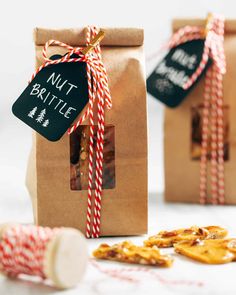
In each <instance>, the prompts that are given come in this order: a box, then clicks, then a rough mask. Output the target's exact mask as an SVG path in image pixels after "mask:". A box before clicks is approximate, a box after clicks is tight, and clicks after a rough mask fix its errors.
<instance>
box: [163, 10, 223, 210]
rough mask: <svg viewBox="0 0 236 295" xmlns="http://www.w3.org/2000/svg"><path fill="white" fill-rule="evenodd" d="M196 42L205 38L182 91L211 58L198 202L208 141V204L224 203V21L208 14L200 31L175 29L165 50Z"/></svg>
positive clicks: (203, 196) (204, 177) (203, 185)
mask: <svg viewBox="0 0 236 295" xmlns="http://www.w3.org/2000/svg"><path fill="white" fill-rule="evenodd" d="M199 39H205V42H204V49H203V54H202V59H201V61H200V64H199V66H198V67H197V69H196V71H195V72H194V73H193V75H192V76H191V77H189V79H188V81H187V82H186V83H185V84H184V85H183V89H188V88H189V87H191V86H192V85H193V83H194V82H195V81H196V80H197V78H198V77H199V76H200V75H201V74H202V72H203V70H204V69H205V67H206V65H207V63H208V61H209V59H211V60H212V62H213V63H212V65H211V66H210V68H209V69H208V70H207V72H206V78H205V90H204V102H203V117H202V143H201V161H200V203H201V204H205V203H206V202H207V156H208V155H207V154H208V141H210V145H211V146H210V154H211V155H210V156H211V202H212V204H218V203H219V204H224V202H225V187H224V122H223V119H224V117H223V116H224V115H223V75H224V74H225V72H226V62H225V53H224V18H223V17H222V16H219V15H209V16H208V20H207V25H206V28H205V29H204V30H202V29H201V28H200V27H198V26H186V27H183V28H181V29H179V30H178V31H177V32H176V33H175V34H174V35H173V36H172V38H171V40H170V41H169V43H168V47H169V48H173V47H176V46H178V45H180V44H182V43H185V42H188V41H192V40H199Z"/></svg>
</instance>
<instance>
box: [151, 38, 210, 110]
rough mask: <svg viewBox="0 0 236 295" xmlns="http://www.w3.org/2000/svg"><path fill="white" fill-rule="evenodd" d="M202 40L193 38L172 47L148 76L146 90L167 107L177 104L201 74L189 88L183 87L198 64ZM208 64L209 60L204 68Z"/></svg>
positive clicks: (201, 51) (202, 44)
mask: <svg viewBox="0 0 236 295" xmlns="http://www.w3.org/2000/svg"><path fill="white" fill-rule="evenodd" d="M204 42H205V40H202V39H201V40H200V39H199V40H193V41H188V42H186V43H183V44H180V45H178V46H176V47H174V48H172V49H171V50H170V51H169V52H168V53H167V55H166V56H165V57H164V58H163V59H162V60H161V62H160V63H159V64H158V65H157V67H156V68H155V69H154V71H153V72H152V73H151V75H150V76H149V77H148V79H147V91H148V92H149V93H150V94H152V95H153V96H154V97H155V98H157V99H158V100H160V101H161V102H163V103H164V104H166V105H167V106H169V107H172V108H174V107H176V106H178V105H179V104H180V103H181V102H182V101H183V100H184V99H185V97H186V96H187V95H188V93H189V92H190V91H191V89H192V88H193V87H194V85H195V84H196V83H197V82H198V80H199V79H200V78H201V76H202V75H200V77H199V78H198V79H197V80H196V81H195V83H193V85H192V86H191V87H190V88H189V89H187V90H184V89H183V87H182V86H183V84H184V83H185V82H186V81H187V80H188V78H189V77H191V76H192V74H193V73H194V72H195V71H196V69H197V67H198V66H199V64H200V61H201V59H202V54H203V49H204ZM209 65H210V60H209V62H208V64H207V66H206V68H207V67H208V66H209ZM206 68H205V69H204V71H205V70H206ZM204 71H203V73H204ZM203 73H202V74H203Z"/></svg>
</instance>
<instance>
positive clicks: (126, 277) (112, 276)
mask: <svg viewBox="0 0 236 295" xmlns="http://www.w3.org/2000/svg"><path fill="white" fill-rule="evenodd" d="M149 199H150V200H149V234H154V233H156V232H157V231H159V230H161V229H173V228H178V227H186V226H191V225H195V224H197V225H201V226H203V225H210V224H216V225H221V226H224V227H226V228H227V229H229V232H230V235H231V236H234V237H236V226H235V223H236V221H235V207H233V206H224V207H223V206H200V205H183V204H166V203H164V202H162V201H161V197H157V195H150V198H149ZM9 202H10V200H5V202H4V203H2V204H5V206H6V207H5V206H1V207H0V222H5V221H6V220H17V221H21V222H31V220H32V216H31V210H30V209H31V208H30V201H29V200H27V199H25V200H24V201H21V202H12V203H9ZM8 208H11V210H9V209H8ZM145 238H146V236H139V237H127V239H129V240H131V241H133V242H135V243H137V244H141V243H142V241H143V240H144V239H145ZM125 239H126V238H125ZM122 240H124V238H122V237H119V238H100V239H96V240H88V246H89V252H90V253H91V252H92V250H94V249H95V248H96V247H97V246H98V245H99V244H100V243H102V242H106V243H115V242H119V241H122ZM163 252H165V253H171V254H173V257H174V258H175V261H174V264H173V266H172V267H170V268H158V267H157V268H155V267H141V268H138V267H136V266H132V265H131V266H129V265H127V264H119V263H114V262H106V261H96V262H94V261H93V262H89V265H88V268H87V271H86V274H85V276H84V278H83V279H82V281H81V282H80V283H79V285H78V287H77V288H75V289H71V290H66V291H63V292H62V291H58V290H55V289H53V288H51V287H48V286H46V285H45V284H43V283H42V282H32V281H25V280H12V279H7V278H5V277H0V294H1V295H8V294H13V295H15V294H16V295H26V294H30V295H31V294H34V295H39V294H40V295H41V294H66V295H67V294H68V295H69V294H70V295H73V294H81V295H82V294H86V295H89V294H104V295H105V294H109V295H110V294H112V295H115V294H135V295H138V294H142V295H143V294H161V295H165V294H181V295H184V294H188V295H189V294H197V295H200V294H214V295H217V294H223V292H224V293H225V294H233V291H236V284H235V267H236V264H235V263H228V264H224V265H205V264H201V263H197V262H193V261H192V260H189V259H187V258H185V257H182V256H180V255H178V254H174V252H173V250H171V249H164V250H163Z"/></svg>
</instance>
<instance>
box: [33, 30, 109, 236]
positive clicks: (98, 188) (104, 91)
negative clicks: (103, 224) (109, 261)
mask: <svg viewBox="0 0 236 295" xmlns="http://www.w3.org/2000/svg"><path fill="white" fill-rule="evenodd" d="M97 34H98V29H97V28H96V27H88V31H87V38H86V39H87V40H86V41H87V44H86V45H89V44H90V42H91V40H92V39H93V38H94V37H95V36H96V35H97ZM50 45H57V46H60V47H63V48H65V49H67V50H68V53H67V54H66V55H65V56H63V57H62V58H60V59H57V60H51V59H50V58H48V57H47V49H48V47H49V46H50ZM82 49H83V48H81V47H76V48H73V47H72V46H69V45H67V44H65V43H63V42H60V41H56V40H50V41H48V42H47V43H46V44H45V46H44V48H43V57H44V60H45V63H44V64H42V65H41V66H40V67H39V68H38V69H37V70H36V72H35V73H34V74H33V76H32V79H33V78H34V77H35V75H36V74H37V73H38V72H39V71H41V70H42V69H43V68H45V67H47V66H49V65H52V64H59V63H64V62H86V65H87V78H88V94H89V103H88V106H87V108H86V110H85V112H84V113H83V115H82V116H81V117H80V118H79V120H78V121H77V122H76V123H75V124H74V125H73V126H72V127H71V128H70V129H69V130H68V134H71V133H72V132H73V131H74V130H75V129H76V128H77V127H78V126H80V125H81V124H82V123H83V122H84V121H85V120H86V119H87V118H88V119H89V125H90V135H89V167H88V169H89V175H88V206H87V223H86V236H87V238H89V237H93V238H97V237H99V235H100V219H101V198H102V171H103V142H104V126H105V106H106V107H107V108H108V109H111V107H112V101H111V95H110V91H109V87H108V78H107V73H106V69H105V67H104V65H103V62H102V60H101V48H100V46H99V44H98V45H97V46H96V47H95V48H94V49H93V51H91V52H89V53H87V54H86V55H84V54H82V53H81V50H82ZM72 54H77V55H78V57H71V56H72ZM32 79H31V80H32ZM95 103H97V110H98V112H97V125H98V129H97V143H96V151H95V156H96V162H95V167H96V169H95V191H94V212H93V224H92V220H91V219H92V199H93V198H92V195H93V191H92V182H93V154H94V150H93V138H94V113H93V109H94V104H95Z"/></svg>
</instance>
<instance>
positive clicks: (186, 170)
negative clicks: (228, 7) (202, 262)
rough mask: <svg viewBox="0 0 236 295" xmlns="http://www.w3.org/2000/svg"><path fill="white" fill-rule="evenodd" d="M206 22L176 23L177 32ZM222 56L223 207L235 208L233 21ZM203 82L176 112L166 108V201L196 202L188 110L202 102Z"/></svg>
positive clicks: (235, 31) (197, 168) (235, 60)
mask: <svg viewBox="0 0 236 295" xmlns="http://www.w3.org/2000/svg"><path fill="white" fill-rule="evenodd" d="M205 23H206V20H203V19H202V20H199V19H196V20H193V19H189V20H186V19H178V20H174V21H173V30H174V31H176V30H178V29H179V28H181V27H183V26H185V25H197V26H202V27H204V26H205ZM224 45H225V53H226V62H227V73H226V75H225V76H224V81H223V88H224V89H223V95H224V105H226V106H228V107H229V111H228V122H229V160H228V161H226V162H225V189H226V204H236V98H235V95H236V83H235V78H236V21H235V20H226V23H225V42H224ZM204 79H205V77H203V78H202V79H201V80H200V82H199V83H197V85H196V86H195V87H194V89H193V90H192V91H191V93H190V94H189V95H188V97H187V98H186V99H185V100H184V102H183V103H182V104H181V105H180V106H178V107H177V108H175V109H169V108H165V120H164V154H165V160H164V163H165V164H164V165H165V200H166V201H171V202H191V203H198V202H199V179H200V161H195V160H192V158H191V107H192V106H197V105H199V104H201V103H202V102H203V95H204ZM209 168H210V162H208V199H209V197H210V169H209Z"/></svg>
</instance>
